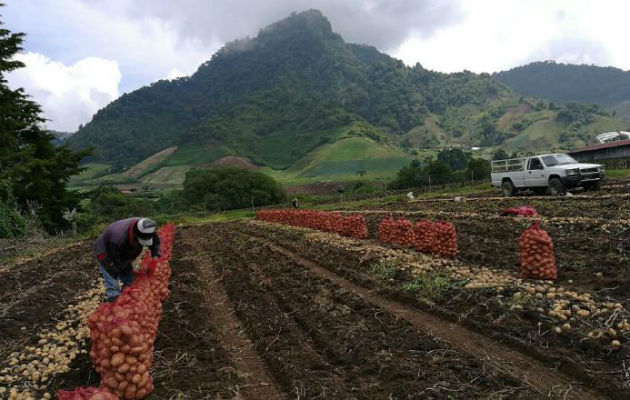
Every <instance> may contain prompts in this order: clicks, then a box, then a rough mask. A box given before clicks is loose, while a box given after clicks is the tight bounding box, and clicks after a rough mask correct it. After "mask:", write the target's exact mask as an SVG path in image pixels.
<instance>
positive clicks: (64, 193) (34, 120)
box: [0, 22, 88, 232]
mask: <svg viewBox="0 0 630 400" xmlns="http://www.w3.org/2000/svg"><path fill="white" fill-rule="evenodd" d="M0 24H1V22H0ZM23 38H24V34H23V33H11V32H10V31H9V30H7V29H0V143H2V145H1V146H0V180H6V181H7V182H9V184H10V185H11V190H12V193H13V195H14V196H15V200H16V202H17V205H18V207H20V208H22V209H27V208H31V209H36V210H37V217H38V219H39V221H40V222H41V224H42V226H43V227H44V228H45V229H46V230H47V231H48V232H55V231H56V230H58V229H63V228H64V227H65V226H66V225H67V223H68V222H67V221H66V220H65V219H64V218H63V212H64V211H65V210H68V209H72V208H77V207H78V205H79V195H78V193H74V192H70V191H68V190H67V183H68V180H69V179H70V176H72V175H74V174H77V173H78V172H80V171H81V168H80V167H79V162H80V160H81V159H82V158H83V157H84V156H85V155H87V154H88V152H87V151H83V152H79V153H74V152H73V151H72V150H70V148H68V147H67V146H60V147H58V148H55V146H54V145H53V144H52V140H53V139H54V137H53V135H51V134H49V133H48V132H47V131H45V130H43V129H42V128H41V127H40V124H42V123H43V122H44V119H43V118H42V117H40V113H41V109H40V107H39V105H38V104H36V103H35V102H33V101H31V100H29V98H28V96H27V95H26V94H25V93H24V90H23V89H21V88H20V89H17V90H11V89H10V88H9V87H8V85H7V80H6V78H5V74H6V73H8V72H10V71H13V70H15V69H18V68H21V67H23V66H24V64H22V63H21V62H19V61H16V60H14V56H15V54H17V53H18V52H19V51H21V50H22V47H21V46H22V41H23V40H24V39H23Z"/></svg>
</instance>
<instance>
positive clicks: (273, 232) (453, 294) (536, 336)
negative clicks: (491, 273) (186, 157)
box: [234, 224, 627, 397]
mask: <svg viewBox="0 0 630 400" xmlns="http://www.w3.org/2000/svg"><path fill="white" fill-rule="evenodd" d="M234 229H235V230H237V231H239V232H242V233H243V234H249V235H251V234H256V235H257V236H259V237H261V238H266V239H272V240H273V241H274V242H275V243H278V244H280V245H281V246H283V247H285V248H288V249H290V250H291V251H293V252H295V253H298V254H300V256H301V257H304V258H306V259H309V260H312V261H314V262H316V263H317V264H319V265H321V266H323V267H325V268H327V269H329V270H331V271H334V272H335V273H336V274H338V275H340V276H343V277H345V278H347V279H350V280H351V281H353V282H354V283H357V284H360V285H362V286H364V287H367V288H370V289H373V290H377V291H379V292H382V293H384V294H386V295H387V297H388V298H392V299H397V300H399V301H402V302H405V303H409V304H411V305H413V306H415V307H418V308H420V309H423V310H426V311H429V312H432V313H435V314H437V315H438V316H440V317H443V318H447V319H449V320H451V321H456V322H458V323H459V324H463V325H465V326H467V327H469V328H471V329H473V330H475V331H477V332H480V333H482V334H483V335H485V336H487V337H490V338H492V339H494V340H497V341H500V342H503V343H505V344H507V345H509V346H510V347H512V348H514V349H518V350H519V351H522V352H524V353H525V354H529V355H531V356H532V357H534V358H538V359H539V360H541V361H542V362H544V363H545V364H546V365H549V366H550V367H551V368H560V369H561V370H562V371H564V372H565V373H566V374H568V375H571V376H574V377H576V379H578V380H582V381H583V382H586V383H587V385H589V386H593V387H596V388H598V390H600V391H601V392H602V393H609V394H610V395H611V396H612V397H616V396H620V395H621V393H625V394H627V388H625V384H626V383H625V379H626V378H624V375H623V373H620V372H619V366H620V365H622V363H623V360H624V357H625V354H627V353H626V352H625V350H624V351H613V352H611V351H610V350H608V349H607V348H606V345H605V343H601V342H592V341H584V340H583V338H584V336H585V333H584V332H582V333H581V334H578V332H575V335H573V334H572V335H554V334H553V328H554V324H553V321H551V320H550V319H548V318H545V317H542V318H541V316H540V315H539V314H538V313H537V312H535V311H534V312H532V311H529V310H528V309H524V310H521V311H516V310H510V302H509V299H510V298H511V296H512V294H513V290H509V289H505V290H504V292H502V293H500V294H501V296H500V297H497V292H496V290H475V291H469V290H462V289H461V287H457V285H456V282H454V286H449V287H448V288H446V289H444V290H443V291H439V292H437V293H431V294H430V295H429V296H428V297H426V296H425V295H421V296H420V297H419V296H418V295H416V294H415V293H414V292H409V291H408V290H407V289H406V287H405V284H407V283H408V282H410V281H412V280H413V278H412V277H410V276H408V275H406V274H396V275H395V276H393V277H392V278H390V279H381V278H379V277H377V276H374V275H373V273H372V272H371V265H372V263H373V262H374V260H375V258H374V257H375V256H374V255H372V254H371V252H370V251H366V250H364V249H362V248H360V247H357V248H356V249H353V248H352V246H350V247H347V248H339V247H337V246H327V245H324V244H321V243H318V242H313V241H306V240H305V238H304V237H303V236H301V235H300V233H298V232H296V231H286V230H284V229H282V228H277V229H276V228H273V227H269V228H267V227H255V226H253V225H251V224H248V225H244V224H239V225H235V226H234ZM605 295H606V293H605V292H602V293H600V294H598V296H605ZM427 298H428V299H429V300H427ZM506 300H507V301H506ZM538 322H540V323H541V324H542V325H540V326H538V327H537V323H538ZM625 394H624V395H625Z"/></svg>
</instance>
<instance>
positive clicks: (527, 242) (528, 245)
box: [518, 221, 558, 280]
mask: <svg viewBox="0 0 630 400" xmlns="http://www.w3.org/2000/svg"><path fill="white" fill-rule="evenodd" d="M539 223H540V221H537V222H535V223H534V224H533V225H532V227H531V228H528V229H525V231H523V233H522V234H521V236H520V238H519V240H518V245H519V249H520V253H521V278H531V279H545V280H553V279H556V278H557V277H558V270H557V269H556V258H555V256H554V252H553V242H552V241H551V238H550V237H549V235H548V234H547V232H545V231H544V230H542V229H540V227H539Z"/></svg>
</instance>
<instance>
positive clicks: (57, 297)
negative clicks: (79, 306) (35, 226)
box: [0, 242, 100, 360]
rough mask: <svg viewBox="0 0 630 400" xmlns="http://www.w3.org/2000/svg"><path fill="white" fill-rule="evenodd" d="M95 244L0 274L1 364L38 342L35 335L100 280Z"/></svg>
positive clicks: (74, 248) (68, 248) (8, 269)
mask: <svg viewBox="0 0 630 400" xmlns="http://www.w3.org/2000/svg"><path fill="white" fill-rule="evenodd" d="M99 276H100V275H99V273H98V268H97V266H96V263H95V261H94V256H93V253H92V243H91V242H82V243H80V244H78V245H74V246H71V247H67V248H65V249H62V250H59V251H56V252H50V253H47V254H46V256H45V257H40V258H35V259H31V260H29V261H25V262H22V263H18V264H14V265H10V266H8V267H7V268H6V269H5V270H3V271H0V321H2V323H0V360H4V359H5V358H6V357H7V355H8V354H10V353H11V352H13V351H16V350H21V349H22V348H23V347H24V346H26V345H31V344H33V343H35V342H37V341H38V340H39V338H38V337H36V333H37V332H39V331H40V330H41V329H43V328H49V327H52V326H54V325H55V324H56V321H55V318H56V317H57V316H59V315H61V313H62V312H63V311H64V309H65V308H66V307H67V306H68V305H69V304H71V303H72V302H73V300H74V298H75V297H76V295H77V294H78V293H80V292H82V291H83V290H84V289H85V288H86V287H89V286H92V284H94V282H95V281H97V280H98V279H99Z"/></svg>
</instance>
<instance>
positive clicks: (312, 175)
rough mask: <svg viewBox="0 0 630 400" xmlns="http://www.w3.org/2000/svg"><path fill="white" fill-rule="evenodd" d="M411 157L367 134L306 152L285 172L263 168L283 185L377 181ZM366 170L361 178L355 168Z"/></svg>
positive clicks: (392, 172)
mask: <svg viewBox="0 0 630 400" xmlns="http://www.w3.org/2000/svg"><path fill="white" fill-rule="evenodd" d="M410 160H411V157H409V156H408V155H406V154H405V153H404V152H403V151H402V150H400V149H399V148H398V147H396V146H392V145H386V144H381V143H377V142H375V141H373V140H372V139H369V138H366V137H347V138H342V139H340V140H338V141H337V142H335V143H331V144H326V145H324V146H321V147H319V148H318V149H316V150H315V151H313V152H311V153H309V154H308V155H307V156H306V157H305V158H304V159H302V160H300V161H299V162H297V163H295V164H294V166H293V167H291V168H289V169H288V170H286V171H278V170H273V169H270V168H263V169H261V172H263V173H266V174H268V175H271V176H273V177H274V178H275V179H277V180H279V181H280V182H282V183H283V184H285V185H296V184H307V183H314V182H331V181H349V180H359V179H361V180H380V179H389V178H391V177H393V176H394V175H395V174H396V172H397V171H398V170H399V169H400V168H401V167H402V166H403V165H407V164H408V163H409V162H410ZM361 170H362V171H365V172H366V173H365V175H364V176H363V177H359V176H358V175H357V171H361Z"/></svg>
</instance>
